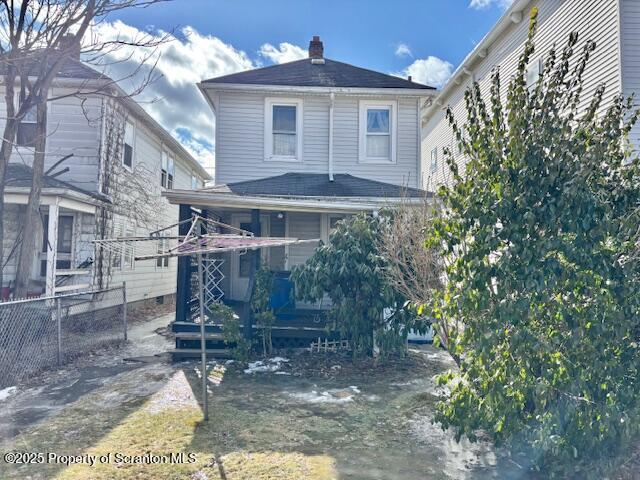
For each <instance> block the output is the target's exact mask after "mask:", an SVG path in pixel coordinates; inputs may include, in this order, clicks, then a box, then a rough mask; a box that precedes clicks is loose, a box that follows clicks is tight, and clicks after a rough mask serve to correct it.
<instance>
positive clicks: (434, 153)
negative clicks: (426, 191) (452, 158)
mask: <svg viewBox="0 0 640 480" xmlns="http://www.w3.org/2000/svg"><path fill="white" fill-rule="evenodd" d="M436 170H438V147H436V148H434V149H433V150H431V172H435V171H436Z"/></svg>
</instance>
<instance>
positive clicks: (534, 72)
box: [526, 57, 544, 89]
mask: <svg viewBox="0 0 640 480" xmlns="http://www.w3.org/2000/svg"><path fill="white" fill-rule="evenodd" d="M543 72H544V60H543V58H542V57H540V58H538V59H537V60H535V61H534V62H533V63H532V64H531V65H529V68H528V69H527V78H526V80H527V88H528V89H531V88H533V87H535V86H536V85H537V84H538V80H540V75H542V73H543Z"/></svg>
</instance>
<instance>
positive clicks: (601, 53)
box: [422, 0, 638, 190]
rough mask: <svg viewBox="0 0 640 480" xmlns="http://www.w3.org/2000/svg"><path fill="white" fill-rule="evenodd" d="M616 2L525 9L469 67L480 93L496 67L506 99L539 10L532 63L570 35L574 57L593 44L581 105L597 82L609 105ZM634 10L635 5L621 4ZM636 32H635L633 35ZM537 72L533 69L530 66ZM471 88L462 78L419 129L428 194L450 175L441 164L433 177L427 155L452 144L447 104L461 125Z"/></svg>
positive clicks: (543, 2)
mask: <svg viewBox="0 0 640 480" xmlns="http://www.w3.org/2000/svg"><path fill="white" fill-rule="evenodd" d="M618 1H619V0H562V1H561V0H538V1H532V2H529V4H527V5H526V6H525V7H524V9H523V19H522V21H521V22H520V23H518V24H512V25H511V26H510V27H509V28H508V30H507V31H505V32H503V33H502V34H501V35H500V36H499V38H498V39H497V40H496V41H495V42H494V43H493V44H492V45H491V46H489V48H488V55H487V56H486V57H485V58H484V59H481V60H480V61H478V62H476V63H475V64H474V65H472V66H471V67H470V69H471V71H472V73H473V76H474V77H475V79H476V80H477V81H478V83H479V84H480V88H481V91H482V92H483V94H484V95H485V96H486V95H487V94H488V91H489V88H490V83H491V70H492V69H493V68H494V67H495V66H498V65H499V66H500V74H501V79H502V94H503V98H505V97H506V93H507V85H508V82H509V78H510V77H511V76H512V75H513V74H514V73H515V71H516V68H517V62H518V58H519V56H520V55H521V53H522V48H523V46H524V42H525V40H526V36H527V29H528V12H529V11H530V10H531V9H532V8H533V7H538V9H539V14H538V20H539V25H538V32H537V34H536V52H535V54H534V56H533V59H532V65H533V62H536V61H537V60H538V59H539V58H542V59H544V58H545V56H546V55H547V53H548V51H549V49H550V48H551V47H552V46H553V44H556V47H557V50H558V54H560V53H561V51H562V48H563V47H564V45H566V42H567V39H568V36H569V34H570V33H571V32H572V31H577V32H578V33H579V41H578V45H577V46H576V48H575V52H576V57H578V56H579V55H580V52H581V51H582V48H583V46H584V44H585V42H586V41H587V40H590V39H593V40H595V41H596V43H597V49H596V51H595V52H593V54H592V55H591V59H590V62H589V65H588V67H587V70H586V72H585V75H584V79H585V84H584V91H583V93H582V103H581V106H582V107H585V106H586V105H588V102H589V100H590V99H591V98H592V97H593V93H594V92H595V90H596V88H597V87H598V85H600V83H602V82H604V83H605V84H606V86H607V90H606V93H605V96H604V105H605V106H606V105H610V103H611V101H612V99H613V98H614V97H615V96H616V95H617V94H619V93H620V88H621V86H620V63H619V52H618V48H619V41H618V31H619V29H618ZM620 1H623V2H628V3H629V4H634V5H636V4H637V2H635V1H634V0H620ZM637 31H638V29H637V28H636V29H635V31H634V33H635V32H637ZM534 68H537V67H534ZM470 84H471V78H470V77H469V76H466V77H465V78H464V80H463V81H462V83H461V84H460V85H459V86H457V87H456V88H455V89H453V91H452V93H450V94H449V95H448V96H447V97H441V101H442V102H443V106H442V107H441V108H440V109H439V110H438V111H436V112H435V113H431V115H430V117H429V118H428V119H427V121H426V123H425V124H424V125H423V127H422V171H423V172H424V175H423V178H422V182H423V186H424V187H425V188H426V189H430V190H432V189H434V188H436V187H437V186H438V185H439V184H443V183H447V182H449V181H450V180H451V179H450V176H449V173H448V167H447V166H446V162H444V161H440V162H439V166H438V169H437V172H433V173H431V172H430V171H429V169H428V166H429V162H430V152H431V151H432V150H433V148H435V147H438V148H442V147H445V146H449V145H455V139H454V138H453V133H452V131H451V127H450V126H449V123H448V121H447V119H446V118H445V116H444V110H445V108H446V106H447V105H451V107H452V109H453V113H454V116H455V118H456V119H457V120H458V122H459V124H460V125H462V124H463V123H464V120H465V118H466V110H465V108H464V90H465V88H467V87H468V86H469V85H470ZM453 152H454V154H455V155H456V160H457V161H458V163H459V165H460V166H461V167H462V168H461V171H464V155H463V154H462V153H459V152H458V149H457V148H454V149H453Z"/></svg>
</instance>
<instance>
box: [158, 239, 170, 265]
mask: <svg viewBox="0 0 640 480" xmlns="http://www.w3.org/2000/svg"><path fill="white" fill-rule="evenodd" d="M166 236H167V233H166V232H163V233H162V235H161V238H160V239H158V251H157V253H158V255H162V254H164V253H167V252H168V251H169V239H167V238H162V237H166ZM168 266H169V257H158V258H156V267H158V268H167V267H168Z"/></svg>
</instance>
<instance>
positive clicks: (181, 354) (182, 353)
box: [169, 348, 231, 358]
mask: <svg viewBox="0 0 640 480" xmlns="http://www.w3.org/2000/svg"><path fill="white" fill-rule="evenodd" d="M169 353H170V354H171V355H172V356H173V357H174V358H176V357H177V358H200V355H201V352H200V350H199V349H196V348H175V349H173V350H169ZM207 357H214V358H231V350H229V349H228V348H208V349H207Z"/></svg>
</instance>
